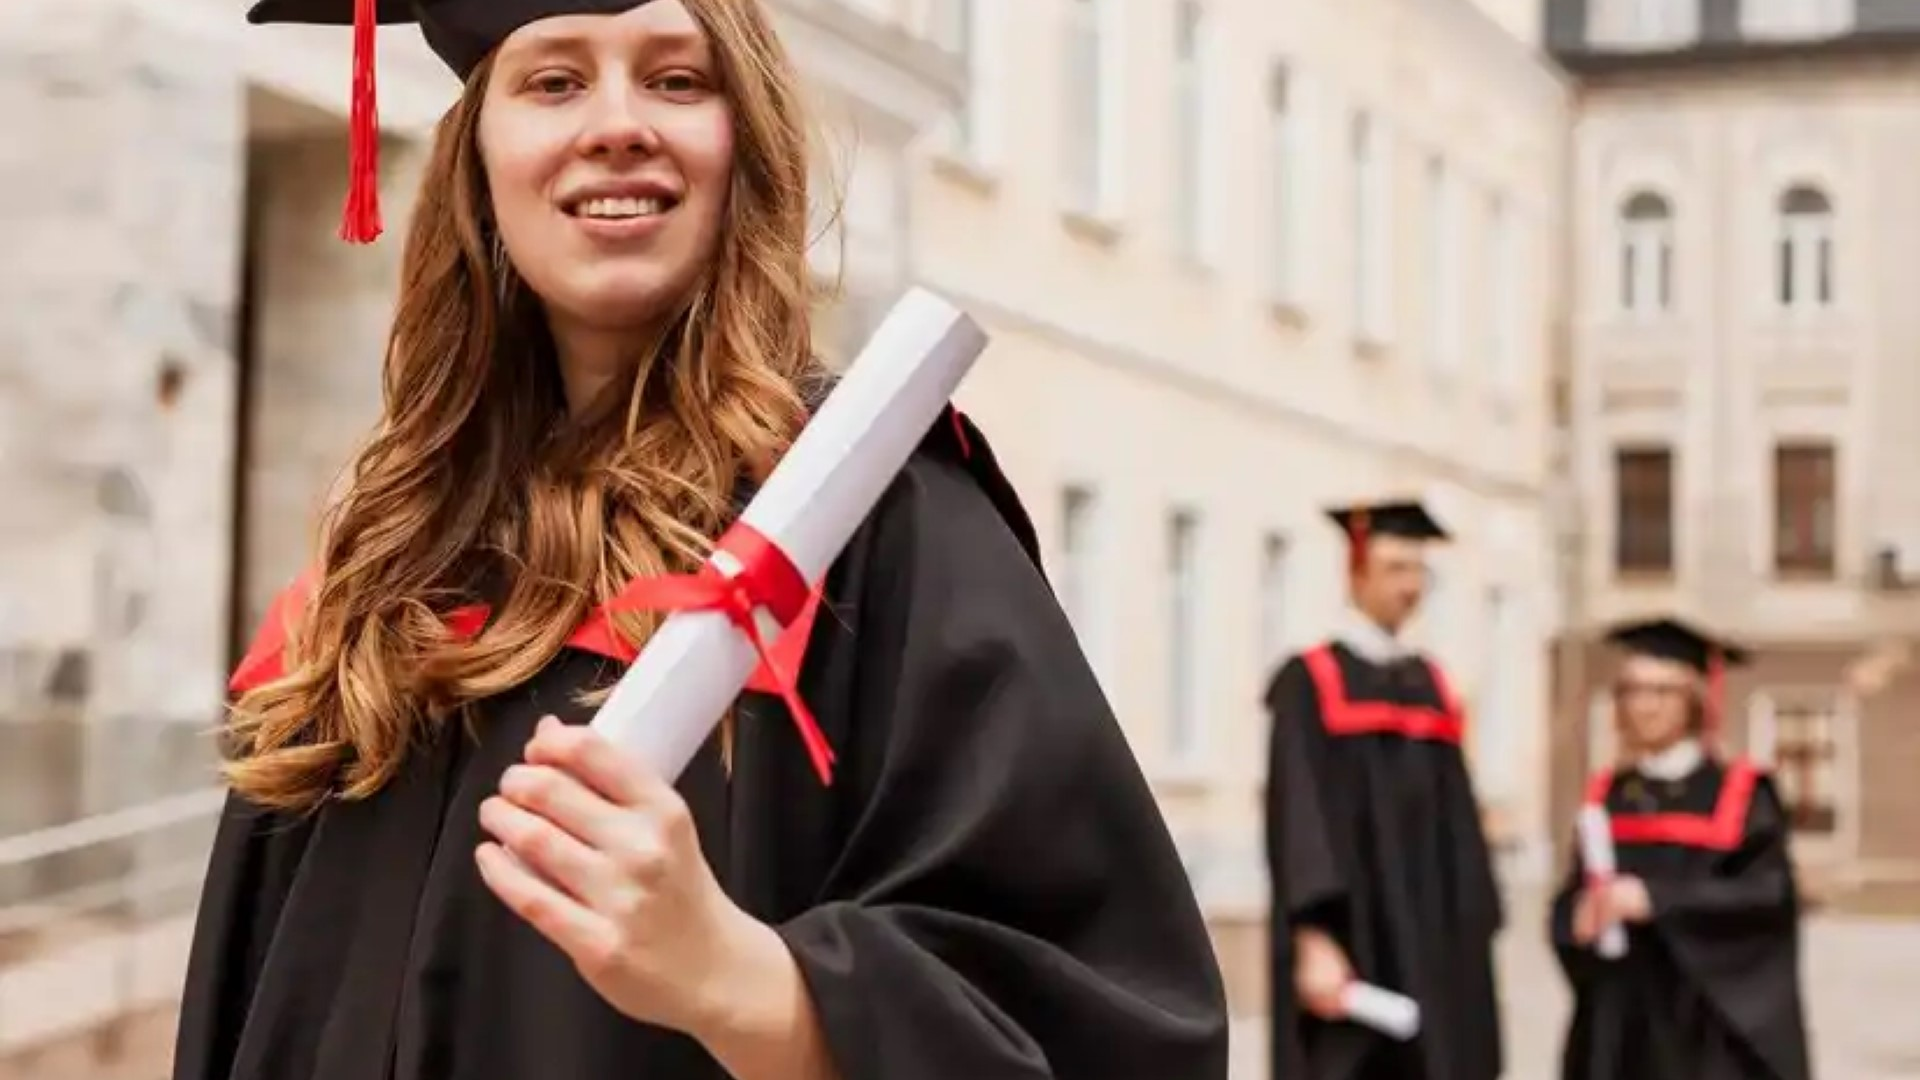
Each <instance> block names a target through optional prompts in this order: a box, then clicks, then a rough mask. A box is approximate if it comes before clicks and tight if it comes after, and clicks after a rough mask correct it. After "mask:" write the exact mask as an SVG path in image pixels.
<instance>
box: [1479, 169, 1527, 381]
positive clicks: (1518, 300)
mask: <svg viewBox="0 0 1920 1080" xmlns="http://www.w3.org/2000/svg"><path fill="white" fill-rule="evenodd" d="M1517 233H1518V230H1517V229H1516V228H1515V227H1514V223H1513V211H1512V209H1511V208H1510V207H1509V206H1508V205H1507V201H1506V200H1505V199H1503V198H1501V197H1500V196H1499V195H1494V196H1492V197H1491V198H1490V199H1489V201H1488V206H1487V252H1488V254H1487V262H1488V268H1487V279H1486V281H1485V283H1484V285H1483V288H1484V289H1485V295H1486V297H1487V327H1486V334H1487V352H1488V354H1489V355H1490V357H1491V358H1492V362H1493V386H1494V389H1495V390H1496V391H1497V392H1498V393H1499V395H1500V396H1501V397H1503V398H1508V399H1511V398H1515V397H1518V396H1519V394H1520V390H1521V385H1520V383H1521V358H1520V344H1519V327H1518V326H1517V325H1516V324H1517V323H1518V321H1519V312H1520V311H1521V309H1522V303H1523V301H1522V297H1523V295H1524V294H1525V291H1526V288H1527V286H1526V283H1525V282H1523V281H1522V280H1521V279H1520V275H1519V266H1520V255H1519V237H1518V235H1517Z"/></svg>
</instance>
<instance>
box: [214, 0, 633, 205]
mask: <svg viewBox="0 0 1920 1080" xmlns="http://www.w3.org/2000/svg"><path fill="white" fill-rule="evenodd" d="M648 2H649V0H257V2H256V3H255V4H254V5H253V7H252V8H251V9H249V10H248V11H247V21H248V22H250V23H253V24H255V25H264V24H272V23H299V24H305V25H313V26H351V27H353V105H352V113H351V117H350V120H349V127H348V139H349V146H350V157H351V164H350V166H349V168H350V172H349V177H348V190H347V206H346V211H345V215H344V219H343V220H342V222H341V227H340V235H341V237H342V238H343V239H346V240H351V241H353V242H355V243H368V242H371V241H372V240H374V239H375V238H377V237H378V236H379V235H380V230H381V224H380V194H379V188H378V180H377V177H378V174H379V157H378V155H379V144H380V132H379V119H378V116H379V112H378V108H377V106H376V104H375V90H374V64H373V56H374V29H375V27H377V26H393V25H403V24H408V23H411V24H416V25H418V26H419V27H420V32H421V34H422V35H423V36H424V37H425V38H426V39H427V46H428V48H431V49H432V50H433V52H434V55H436V56H438V57H440V59H441V61H442V62H443V63H445V64H446V65H447V67H449V68H450V69H452V70H453V73H454V74H456V75H458V76H459V77H460V78H462V79H465V78H466V77H467V76H468V75H471V74H472V73H473V69H474V68H475V67H476V66H478V65H479V63H480V61H481V60H483V59H485V58H486V56H487V54H489V53H491V52H492V51H493V50H494V48H495V47H497V46H498V45H499V44H500V43H501V42H502V41H505V40H506V39H507V37H508V35H510V34H512V33H513V32H514V31H515V30H518V29H520V28H521V27H523V26H525V25H527V24H528V23H532V22H537V21H539V20H541V19H548V18H552V17H554V16H556V15H615V14H619V13H620V12H623V11H630V10H632V9H633V8H636V7H639V6H640V5H642V4H645V3H648Z"/></svg>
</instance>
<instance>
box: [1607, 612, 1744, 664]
mask: <svg viewBox="0 0 1920 1080" xmlns="http://www.w3.org/2000/svg"><path fill="white" fill-rule="evenodd" d="M1606 637H1607V642H1608V643H1609V644H1611V645H1614V646H1617V647H1619V648H1621V649H1624V650H1626V651H1627V652H1631V653H1637V654H1639V655H1642V656H1653V657H1658V658H1660V659H1662V660H1673V661H1676V662H1678V663H1682V664H1685V665H1687V666H1688V667H1690V668H1692V669H1694V670H1695V671H1697V672H1700V673H1701V674H1703V675H1705V674H1709V673H1710V672H1711V669H1712V668H1713V666H1714V660H1715V659H1716V657H1715V653H1716V652H1717V653H1718V657H1717V658H1718V660H1719V661H1720V662H1721V663H1722V664H1727V665H1740V664H1745V663H1746V662H1747V653H1746V650H1744V649H1741V648H1740V647H1739V646H1736V645H1733V644H1730V643H1728V642H1725V641H1721V640H1719V639H1717V638H1715V637H1714V636H1712V635H1710V634H1709V633H1707V632H1706V631H1704V630H1702V629H1700V628H1698V627H1696V626H1695V625H1693V624H1692V623H1689V622H1688V621H1686V620H1685V619H1682V618H1680V617H1678V616H1674V615H1664V616H1659V617H1656V618H1649V619H1637V620H1634V621H1631V622H1625V623H1621V624H1619V625H1617V626H1615V627H1613V628H1612V629H1610V630H1608V631H1607V635H1606Z"/></svg>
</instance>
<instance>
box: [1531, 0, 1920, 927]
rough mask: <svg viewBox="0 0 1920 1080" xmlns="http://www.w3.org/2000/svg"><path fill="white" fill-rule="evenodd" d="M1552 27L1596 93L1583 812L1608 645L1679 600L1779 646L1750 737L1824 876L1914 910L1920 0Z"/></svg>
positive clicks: (1579, 235) (1568, 681)
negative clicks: (1601, 631)
mask: <svg viewBox="0 0 1920 1080" xmlns="http://www.w3.org/2000/svg"><path fill="white" fill-rule="evenodd" d="M1548 18H1549V22H1550V27H1551V34H1552V40H1553V44H1554V48H1555V51H1556V52H1557V53H1558V54H1559V56H1560V57H1561V59H1562V60H1563V62H1564V63H1565V64H1566V65H1567V67H1568V68H1569V69H1570V70H1571V71H1572V72H1573V73H1574V75H1575V76H1576V77H1577V78H1578V80H1579V84H1580V88H1579V91H1578V106H1577V118H1576V122H1575V125H1574V128H1573V176H1572V188H1571V190H1572V196H1571V206H1570V224H1571V227H1572V233H1571V238H1572V244H1571V251H1572V259H1573V266H1572V271H1571V282H1572V293H1571V300H1570V306H1571V309H1572V312H1573V317H1572V327H1573V333H1572V347H1571V360H1572V362H1571V365H1570V367H1569V369H1568V374H1569V380H1568V382H1567V391H1568V392H1567V394H1566V395H1565V400H1566V401H1567V403H1568V405H1569V408H1570V419H1571V422H1572V423H1571V428H1570V430H1571V432H1572V434H1573V438H1572V440H1571V446H1572V456H1571V464H1572V472H1571V475H1570V480H1571V482H1572V488H1573V489H1574V490H1577V491H1578V492H1579V496H1578V519H1577V524H1578V529H1577V533H1578V535H1580V536H1582V537H1584V539H1585V543H1584V544H1583V545H1582V548H1581V550H1580V551H1579V552H1578V554H1577V561H1578V565H1579V567H1580V571H1579V578H1580V587H1579V589H1578V590H1577V591H1576V595H1577V596H1578V597H1579V598H1580V600H1581V604H1580V610H1577V611H1575V612H1572V613H1571V614H1572V616H1573V618H1572V619H1571V623H1572V625H1573V626H1574V628H1575V631H1576V632H1575V633H1573V634H1571V635H1570V636H1569V641H1568V644H1569V647H1568V649H1567V650H1566V651H1565V656H1564V661H1565V664H1566V667H1565V669H1564V670H1563V673H1562V674H1563V676H1564V678H1563V683H1562V686H1563V691H1564V697H1563V708H1562V715H1563V716H1565V717H1566V728H1567V733H1568V735H1569V736H1570V737H1569V738H1567V739H1565V740H1564V741H1563V742H1562V743H1561V744H1560V746H1561V752H1559V753H1558V754H1556V761H1555V773H1556V798H1555V803H1556V814H1555V820H1556V822H1557V823H1563V822H1565V821H1566V820H1567V814H1568V812H1569V810H1570V807H1571V804H1572V802H1573V800H1574V799H1575V798H1576V797H1577V789H1578V783H1579V776H1580V774H1581V773H1582V772H1583V771H1584V770H1585V769H1587V768H1589V767H1590V766H1591V765H1592V763H1593V762H1595V761H1600V760H1606V759H1607V758H1608V757H1609V756H1610V755H1611V747H1610V735H1611V731H1610V723H1609V722H1608V720H1607V716H1608V713H1607V711H1606V708H1605V693H1604V687H1605V679H1606V678H1607V677H1608V674H1609V673H1608V671H1607V670H1606V668H1605V666H1603V664H1602V663H1601V660H1602V655H1601V652H1600V651H1599V650H1597V649H1595V648H1593V647H1592V646H1591V645H1590V644H1589V643H1588V642H1589V639H1590V638H1591V634H1590V633H1581V632H1580V631H1590V630H1591V629H1593V628H1595V627H1598V626H1599V625H1601V624H1603V623H1605V622H1606V621H1608V620H1610V619H1613V618H1616V617H1618V616H1620V615H1623V614H1626V613H1629V612H1633V611H1639V610H1642V609H1646V608H1652V607H1667V606H1678V607H1681V608H1683V609H1687V610H1692V611H1696V612H1698V613H1700V614H1701V615H1703V616H1704V617H1706V618H1707V619H1709V620H1711V621H1712V622H1714V623H1715V624H1717V625H1719V626H1721V627H1723V628H1724V630H1725V631H1726V632H1727V633H1729V634H1731V635H1733V636H1734V637H1736V638H1737V639H1739V640H1741V641H1742V642H1743V643H1744V644H1747V645H1748V646H1750V647H1752V648H1753V649H1754V650H1755V654H1756V656H1755V663H1754V664H1753V665H1752V666H1750V667H1749V668H1747V669H1745V670H1744V671H1739V672H1736V673H1735V675H1734V677H1733V678H1732V679H1731V680H1730V682H1729V691H1730V695H1731V699H1732V708H1731V710H1730V711H1731V712H1732V713H1733V720H1734V722H1733V724H1732V725H1731V726H1732V730H1731V731H1730V732H1729V733H1728V734H1729V736H1730V741H1731V743H1732V745H1733V746H1734V747H1735V748H1736V749H1745V750H1747V751H1749V752H1751V753H1753V754H1754V755H1755V756H1757V757H1759V758H1761V759H1762V760H1764V761H1767V762H1770V763H1772V764H1773V765H1774V766H1775V768H1776V770H1777V774H1778V776H1779V779H1780V782H1781V784H1782V786H1783V789H1784V791H1785V793H1786V795H1787V797H1788V799H1789V801H1790V803H1791V806H1792V809H1793V813H1794V818H1795V822H1796V830H1797V831H1796V835H1795V840H1796V852H1797V855H1798V859H1799V863H1800V865H1801V868H1802V870H1803V872H1804V873H1805V874H1806V875H1807V877H1808V878H1809V880H1810V882H1812V883H1814V885H1815V887H1816V888H1817V889H1818V890H1819V891H1820V892H1821V893H1822V894H1823V895H1825V896H1826V897H1827V898H1829V899H1831V900H1833V901H1835V902H1839V903H1844V904H1848V905H1853V906H1875V907H1885V906H1887V905H1889V904H1894V903H1902V904H1903V905H1904V906H1906V907H1909V908H1910V907H1912V906H1913V905H1914V904H1915V903H1916V902H1917V901H1920V889H1916V888H1915V886H1916V885H1920V788H1916V786H1915V785H1914V783H1913V779H1912V778H1913V775H1914V763H1915V761H1916V757H1917V755H1920V728H1916V726H1915V725H1914V723H1913V717H1914V714H1915V709H1916V708H1917V707H1920V673H1917V672H1916V671H1915V670H1914V669H1913V668H1912V667H1911V666H1910V665H1909V663H1908V648H1909V646H1908V644H1907V643H1908V642H1910V641H1911V640H1912V639H1913V637H1914V635H1915V633H1916V631H1920V601H1917V600H1916V597H1915V593H1914V592H1913V585H1914V583H1915V581H1916V579H1917V578H1920V489H1916V488H1915V486H1914V485H1913V484H1912V483H1911V482H1909V481H1908V480H1907V479H1906V478H1905V469H1906V467H1907V465H1908V464H1909V463H1910V462H1911V461H1912V460H1913V459H1914V457H1915V455H1916V453H1920V441H1917V440H1920V435H1916V434H1915V432H1916V428H1915V425H1914V422H1913V416H1914V414H1915V412H1916V410H1917V409H1920V370H1916V368H1915V366H1914V363H1913V355H1914V350H1915V348H1916V346H1920V308H1916V306H1915V305H1914V303H1913V302H1912V300H1911V298H1910V297H1909V296H1908V295H1907V292H1908V282H1909V281H1910V275H1909V274H1908V272H1907V270H1906V267H1905V260H1906V259H1907V257H1908V256H1909V255H1910V253H1911V252H1912V251H1913V250H1914V247H1915V244H1916V240H1917V239H1920V189H1916V188H1915V187H1914V186H1913V185H1912V184H1910V183H1907V182H1906V181H1905V179H1904V178H1905V177H1907V176H1909V175H1910V174H1911V173H1912V172H1913V170H1914V168H1915V167H1916V165H1920V160H1917V159H1916V155H1920V149H1916V148H1920V79H1917V78H1916V76H1920V9H1916V8H1915V7H1914V5H1911V4H1904V3H1898V4H1895V3H1875V2H1873V0H1858V3H1857V4H1856V3H1855V2H1852V0H1848V2H1830V0H1817V2H1816V0H1748V2H1747V3H1745V4H1744V5H1736V4H1732V3H1726V2H1715V0H1707V2H1705V3H1697V2H1695V0H1684V2H1683V0H1662V2H1661V3H1660V4H1658V5H1653V6H1649V5H1646V4H1634V3H1617V2H1614V0H1586V2H1585V3H1578V2H1574V3H1555V4H1553V5H1550V6H1549V9H1548ZM1589 703H1591V708H1589ZM1583 720H1584V721H1586V722H1585V723H1584V724H1583ZM1582 733H1584V735H1585V736H1586V737H1585V738H1582V737H1581V735H1582Z"/></svg>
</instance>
